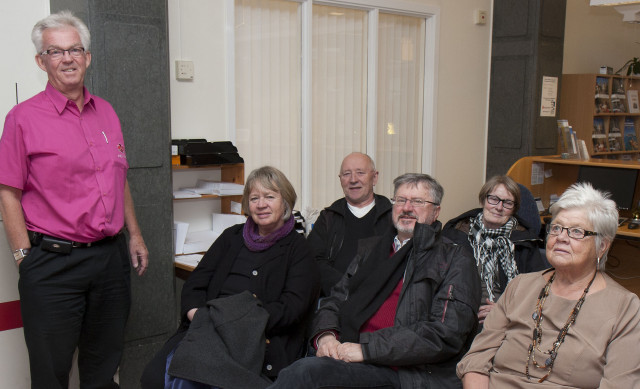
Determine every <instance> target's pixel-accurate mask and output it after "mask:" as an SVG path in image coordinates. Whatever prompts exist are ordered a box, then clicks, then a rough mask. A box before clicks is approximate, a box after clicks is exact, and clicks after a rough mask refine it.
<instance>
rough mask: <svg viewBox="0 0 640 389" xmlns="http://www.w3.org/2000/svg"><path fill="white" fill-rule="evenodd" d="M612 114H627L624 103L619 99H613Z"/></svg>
mask: <svg viewBox="0 0 640 389" xmlns="http://www.w3.org/2000/svg"><path fill="white" fill-rule="evenodd" d="M611 112H614V113H621V112H626V110H625V108H624V101H623V100H621V99H619V98H615V99H614V98H613V97H611Z"/></svg>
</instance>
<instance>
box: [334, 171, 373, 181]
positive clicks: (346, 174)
mask: <svg viewBox="0 0 640 389" xmlns="http://www.w3.org/2000/svg"><path fill="white" fill-rule="evenodd" d="M354 174H355V176H356V177H358V178H364V177H365V176H366V175H367V174H369V172H365V171H363V170H358V171H355V172H351V171H346V172H344V173H340V174H338V177H340V178H344V179H346V180H350V179H351V176H352V175H354Z"/></svg>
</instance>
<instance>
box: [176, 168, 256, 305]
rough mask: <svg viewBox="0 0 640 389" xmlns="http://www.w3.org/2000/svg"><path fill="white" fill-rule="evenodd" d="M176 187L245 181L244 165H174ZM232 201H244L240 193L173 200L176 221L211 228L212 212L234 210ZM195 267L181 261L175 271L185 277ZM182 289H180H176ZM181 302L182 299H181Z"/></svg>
mask: <svg viewBox="0 0 640 389" xmlns="http://www.w3.org/2000/svg"><path fill="white" fill-rule="evenodd" d="M172 171H173V190H176V189H178V188H180V187H192V186H193V185H194V184H195V183H196V181H197V180H198V179H207V180H215V181H222V182H230V183H234V184H244V164H243V163H233V164H218V165H204V166H186V165H173V166H172ZM232 202H235V203H242V196H241V195H224V196H218V195H202V196H201V197H197V198H186V199H174V200H173V213H174V220H180V221H184V222H188V223H189V226H190V228H191V229H193V230H195V231H200V230H209V229H211V214H212V213H226V214H230V213H234V212H233V211H232ZM192 270H193V267H192V266H188V265H185V264H182V263H179V262H175V274H176V276H177V277H178V278H180V279H182V280H186V279H187V278H188V276H189V274H190V273H191V271H192ZM176 291H179V288H178V289H176ZM178 301H179V299H178Z"/></svg>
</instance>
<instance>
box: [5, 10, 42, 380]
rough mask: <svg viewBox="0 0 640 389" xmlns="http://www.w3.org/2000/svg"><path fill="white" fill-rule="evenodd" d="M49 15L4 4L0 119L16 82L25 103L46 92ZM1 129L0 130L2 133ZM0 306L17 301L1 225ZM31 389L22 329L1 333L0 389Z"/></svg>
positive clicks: (10, 258)
mask: <svg viewBox="0 0 640 389" xmlns="http://www.w3.org/2000/svg"><path fill="white" fill-rule="evenodd" d="M48 14H49V0H22V1H10V2H4V3H3V4H2V12H1V13H0V36H2V37H4V39H3V41H2V47H3V49H4V52H5V54H4V60H3V61H0V117H2V123H3V124H4V117H5V116H6V114H7V113H8V112H9V110H11V108H12V107H13V106H14V105H15V104H16V83H17V84H18V97H19V101H24V100H26V99H28V98H29V97H31V96H33V95H35V94H36V93H38V92H40V91H41V90H42V89H44V86H45V84H46V82H47V77H46V73H44V72H43V71H42V70H40V68H38V67H37V66H36V62H35V60H34V56H35V49H34V48H33V44H32V43H31V28H32V27H33V25H34V24H35V23H36V22H37V21H38V20H40V19H42V18H43V17H44V16H46V15H48ZM1 133H2V128H1V127H0V134H1ZM0 285H1V286H0V303H4V302H8V301H16V300H18V299H19V296H18V269H17V267H16V265H15V263H14V260H13V256H12V255H11V251H10V249H9V245H8V244H7V241H6V238H5V232H4V225H3V224H2V223H0ZM30 386H31V379H30V378H29V357H28V356H27V349H26V347H25V344H24V337H23V332H22V328H17V329H13V330H9V331H2V332H0V388H15V389H23V388H25V389H26V388H29V387H30Z"/></svg>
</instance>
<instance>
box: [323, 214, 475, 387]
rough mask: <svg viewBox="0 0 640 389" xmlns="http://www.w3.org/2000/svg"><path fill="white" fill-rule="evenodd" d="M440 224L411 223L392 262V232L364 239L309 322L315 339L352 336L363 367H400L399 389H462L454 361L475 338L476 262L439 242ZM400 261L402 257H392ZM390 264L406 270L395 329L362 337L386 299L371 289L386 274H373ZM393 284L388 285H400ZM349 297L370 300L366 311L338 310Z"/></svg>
mask: <svg viewBox="0 0 640 389" xmlns="http://www.w3.org/2000/svg"><path fill="white" fill-rule="evenodd" d="M440 226H441V225H440V223H439V222H436V223H434V225H432V226H429V225H425V224H416V227H415V230H414V237H413V238H412V239H411V241H409V242H408V243H407V244H406V245H405V246H404V247H403V248H402V249H400V250H399V251H398V252H397V253H395V254H394V255H393V257H389V252H390V249H391V244H392V242H393V237H394V236H395V231H390V232H389V233H388V234H387V235H385V236H384V237H383V238H382V239H381V238H372V239H363V240H361V241H360V245H359V248H358V255H357V256H356V258H355V259H354V261H353V262H352V264H351V266H350V267H349V269H348V270H347V273H346V274H345V275H344V276H343V278H342V279H341V280H340V282H339V283H338V284H337V285H336V286H335V287H334V288H333V289H332V291H331V295H330V296H329V297H327V298H325V299H323V300H322V301H321V303H320V308H319V310H318V312H317V314H316V316H315V318H314V321H313V325H312V330H313V331H312V333H313V334H315V335H317V334H319V333H321V332H323V331H326V330H334V331H336V332H338V334H339V335H340V340H341V341H342V340H348V339H343V334H344V335H345V337H347V338H349V337H351V336H352V335H349V334H353V333H356V336H358V337H359V339H356V341H357V342H358V343H360V344H361V345H362V352H363V356H364V362H365V363H371V364H378V365H384V366H395V367H397V368H398V374H399V378H400V382H401V385H402V388H403V389H407V388H411V389H418V388H421V389H422V388H462V383H461V382H460V380H459V379H458V378H457V376H456V373H455V369H456V364H457V362H458V361H459V360H460V359H461V358H462V356H463V355H464V353H465V352H466V351H467V349H468V347H469V346H470V344H471V340H472V339H473V336H474V335H475V326H476V323H477V319H476V315H477V312H478V307H479V305H480V293H481V289H480V278H479V276H478V272H477V270H476V266H475V262H474V261H473V258H472V257H470V256H468V255H467V254H466V253H465V252H464V250H462V249H461V248H459V247H457V246H455V245H453V244H451V243H447V242H444V241H443V240H442V239H441V238H440V236H439V235H440V234H439V232H440ZM398 256H400V257H403V258H394V257H398ZM389 261H395V262H397V263H398V264H399V265H400V267H401V270H402V271H404V273H401V274H400V276H402V275H403V274H404V283H403V286H402V290H401V292H400V297H399V300H398V306H397V310H396V316H395V320H394V325H393V327H388V328H383V329H380V330H378V331H375V332H372V333H362V334H359V329H360V327H361V326H362V324H363V323H364V322H365V321H366V320H367V319H369V317H370V313H371V312H375V311H376V310H377V309H378V308H379V306H378V304H379V303H380V302H383V301H384V300H385V299H386V297H387V296H386V295H385V296H380V293H381V292H380V288H378V287H377V285H372V284H376V282H377V281H374V280H375V279H378V280H380V279H381V278H380V277H384V275H383V274H381V273H382V272H381V271H378V272H375V270H376V269H387V268H388V267H387V266H386V264H387V263H388V262H389ZM405 263H406V268H405V267H404V264H405ZM372 269H373V270H374V272H371V271H370V270H372ZM359 271H367V272H368V273H367V274H368V276H367V275H366V274H362V273H361V274H360V276H358V272H359ZM373 274H375V275H373ZM362 275H365V277H362ZM358 279H360V280H359V282H358V287H357V288H356V289H353V288H351V285H350V283H352V282H355V280H358ZM390 282H391V283H392V285H391V288H392V287H393V286H395V285H396V282H397V281H396V280H395V278H394V279H391V280H390ZM383 289H388V288H386V287H385V288H383ZM379 297H381V298H379ZM351 299H359V300H362V301H371V303H369V304H368V305H371V306H366V307H363V308H362V309H357V310H352V309H345V310H343V307H345V306H350V305H351V304H350V300H351Z"/></svg>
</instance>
